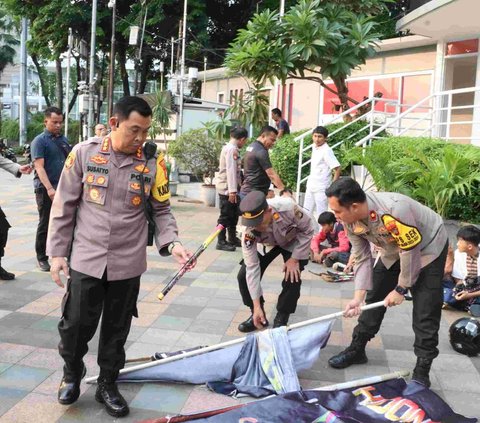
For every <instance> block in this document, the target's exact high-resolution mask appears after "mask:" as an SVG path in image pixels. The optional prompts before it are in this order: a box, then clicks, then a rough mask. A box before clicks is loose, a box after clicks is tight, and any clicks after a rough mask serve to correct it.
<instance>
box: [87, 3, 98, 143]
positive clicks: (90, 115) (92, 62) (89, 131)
mask: <svg viewBox="0 0 480 423" xmlns="http://www.w3.org/2000/svg"><path fill="white" fill-rule="evenodd" d="M91 31H92V33H91V36H90V74H89V77H88V128H87V134H88V136H89V137H91V136H92V135H93V120H94V114H93V112H94V97H95V90H94V87H95V81H94V78H95V35H96V31H97V0H93V2H92V29H91Z"/></svg>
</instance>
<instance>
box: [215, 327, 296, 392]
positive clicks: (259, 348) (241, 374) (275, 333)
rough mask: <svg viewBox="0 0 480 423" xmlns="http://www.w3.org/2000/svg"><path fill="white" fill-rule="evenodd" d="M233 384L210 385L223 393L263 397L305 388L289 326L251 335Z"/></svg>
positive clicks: (233, 372) (236, 367) (237, 362)
mask: <svg viewBox="0 0 480 423" xmlns="http://www.w3.org/2000/svg"><path fill="white" fill-rule="evenodd" d="M231 380H232V382H209V383H207V386H208V387H209V388H210V389H211V390H213V391H215V392H217V393H220V394H225V395H233V396H236V395H237V393H241V394H247V395H250V396H252V397H255V398H260V397H263V396H266V395H270V394H285V393H287V392H296V391H299V390H300V389H301V387H300V382H299V381H298V377H297V372H296V371H295V366H294V364H293V359H292V351H291V349H290V342H289V340H288V335H287V331H286V329H285V326H283V327H280V328H277V329H272V330H266V331H263V332H257V333H255V334H249V335H248V336H247V339H246V340H245V342H244V344H243V348H242V351H240V354H239V356H238V359H237V361H236V362H235V364H234V366H233V369H232V377H231Z"/></svg>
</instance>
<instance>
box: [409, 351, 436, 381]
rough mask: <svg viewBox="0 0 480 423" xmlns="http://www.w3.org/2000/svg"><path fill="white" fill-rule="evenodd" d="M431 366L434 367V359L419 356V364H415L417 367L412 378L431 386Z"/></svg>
mask: <svg viewBox="0 0 480 423" xmlns="http://www.w3.org/2000/svg"><path fill="white" fill-rule="evenodd" d="M430 367H432V360H430V359H429V358H423V357H418V358H417V365H416V366H415V369H413V375H412V380H415V381H417V382H418V383H421V384H422V385H424V386H426V387H427V388H430V385H431V383H430V377H429V374H430Z"/></svg>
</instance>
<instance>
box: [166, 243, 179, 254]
mask: <svg viewBox="0 0 480 423" xmlns="http://www.w3.org/2000/svg"><path fill="white" fill-rule="evenodd" d="M175 245H182V243H181V242H180V241H173V242H171V243H170V244H168V247H167V251H168V254H172V250H173V249H174V248H175Z"/></svg>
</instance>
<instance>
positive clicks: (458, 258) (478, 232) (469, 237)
mask: <svg viewBox="0 0 480 423" xmlns="http://www.w3.org/2000/svg"><path fill="white" fill-rule="evenodd" d="M457 240H458V241H457V248H458V249H457V250H456V251H455V255H454V259H453V271H452V277H453V281H454V282H451V284H450V285H447V286H446V283H445V281H444V305H445V304H446V305H448V306H451V307H453V308H456V309H458V310H464V311H468V312H469V313H470V314H471V315H472V316H474V317H480V260H479V253H480V229H478V228H477V227H475V226H473V225H468V226H464V227H463V228H460V229H459V231H458V232H457Z"/></svg>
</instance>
